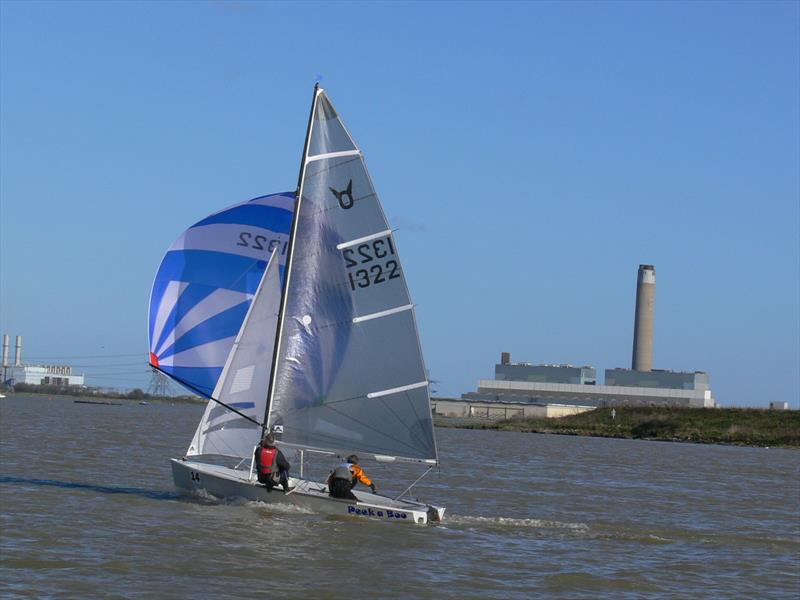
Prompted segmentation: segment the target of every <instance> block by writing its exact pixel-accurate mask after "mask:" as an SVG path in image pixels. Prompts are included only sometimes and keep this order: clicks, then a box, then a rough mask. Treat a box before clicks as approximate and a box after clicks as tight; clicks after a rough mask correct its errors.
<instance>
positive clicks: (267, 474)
mask: <svg viewBox="0 0 800 600" xmlns="http://www.w3.org/2000/svg"><path fill="white" fill-rule="evenodd" d="M253 458H254V460H255V463H256V471H257V473H258V481H259V483H263V484H264V485H265V486H267V491H272V488H274V487H275V486H277V485H278V483H279V482H280V484H281V486H282V487H283V491H284V493H286V492H288V491H289V469H290V468H291V465H290V464H289V461H287V460H286V457H285V456H284V455H283V452H281V451H280V450H278V449H277V448H276V447H275V436H274V435H273V434H271V433H269V434H267V435H265V436H264V439H262V440H261V443H260V444H259V445H258V446H257V447H256V451H255V456H254V457H253Z"/></svg>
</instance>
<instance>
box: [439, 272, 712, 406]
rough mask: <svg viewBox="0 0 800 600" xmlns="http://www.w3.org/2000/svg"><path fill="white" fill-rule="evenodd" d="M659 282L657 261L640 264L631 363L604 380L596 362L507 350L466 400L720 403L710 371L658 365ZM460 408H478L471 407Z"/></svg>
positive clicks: (484, 402) (609, 372)
mask: <svg viewBox="0 0 800 600" xmlns="http://www.w3.org/2000/svg"><path fill="white" fill-rule="evenodd" d="M655 284H656V272H655V267H653V265H639V271H638V274H637V281H636V312H635V321H634V334H633V355H632V360H631V368H630V369H606V371H605V380H604V384H603V385H599V384H598V383H597V378H596V371H595V369H594V368H593V367H587V366H584V367H574V366H572V365H534V364H531V363H512V362H511V355H510V354H509V353H507V352H503V353H502V354H501V357H500V363H499V364H497V365H495V370H494V379H482V380H480V381H478V389H477V391H475V392H469V393H467V394H463V395H462V396H461V399H462V402H466V403H467V404H473V405H475V406H481V407H483V406H484V405H487V403H498V404H500V405H515V406H516V405H521V406H525V405H535V406H547V405H551V404H552V405H559V406H565V407H566V406H574V407H598V406H613V405H630V406H635V405H638V406H686V407H698V408H700V407H707V408H711V407H714V406H716V401H715V399H714V396H713V394H712V392H711V386H710V383H709V378H708V374H707V373H705V372H703V371H695V372H689V373H687V372H679V371H665V370H659V369H653V337H654V335H653V334H654V321H655ZM476 403H477V404H476ZM449 408H451V409H452V407H449ZM481 410H482V408H481ZM461 412H463V413H469V414H474V411H473V410H472V408H469V409H466V408H465V409H462V411H461ZM506 412H507V411H506ZM498 414H499V413H498ZM465 416H466V415H465Z"/></svg>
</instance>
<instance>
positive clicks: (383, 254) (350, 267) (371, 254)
mask: <svg viewBox="0 0 800 600" xmlns="http://www.w3.org/2000/svg"><path fill="white" fill-rule="evenodd" d="M342 256H344V261H345V266H346V267H347V278H348V280H349V282H350V289H352V290H353V291H355V289H356V288H365V287H369V286H371V285H377V284H379V283H384V282H386V281H389V280H390V279H397V278H398V277H400V264H399V263H398V262H397V256H396V255H395V252H394V244H392V239H391V238H389V237H386V238H380V239H377V240H374V241H372V242H367V243H364V244H359V245H358V246H353V247H352V248H345V249H344V250H342Z"/></svg>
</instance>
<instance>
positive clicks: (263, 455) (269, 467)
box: [258, 448, 278, 475]
mask: <svg viewBox="0 0 800 600" xmlns="http://www.w3.org/2000/svg"><path fill="white" fill-rule="evenodd" d="M258 452H259V455H258V472H259V473H262V474H263V475H271V474H272V472H273V471H274V470H275V469H273V467H274V465H275V459H276V458H277V456H278V449H277V448H261V449H260V450H259V451H258Z"/></svg>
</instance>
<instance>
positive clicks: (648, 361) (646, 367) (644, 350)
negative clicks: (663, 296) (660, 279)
mask: <svg viewBox="0 0 800 600" xmlns="http://www.w3.org/2000/svg"><path fill="white" fill-rule="evenodd" d="M655 303H656V268H655V267H654V266H653V265H639V275H638V277H637V279H636V321H635V322H634V325H633V361H632V365H631V368H632V369H633V370H634V371H650V370H652V368H653V321H654V320H655Z"/></svg>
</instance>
